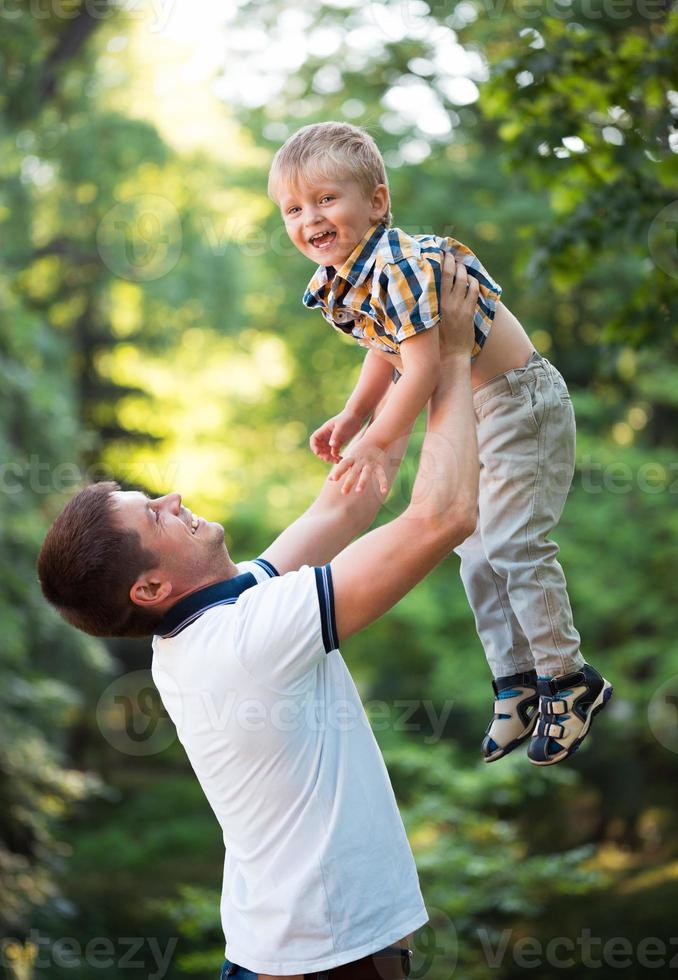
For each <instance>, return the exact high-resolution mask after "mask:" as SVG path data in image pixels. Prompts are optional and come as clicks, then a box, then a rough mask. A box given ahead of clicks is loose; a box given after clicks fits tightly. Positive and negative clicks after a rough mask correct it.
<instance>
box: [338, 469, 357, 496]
mask: <svg viewBox="0 0 678 980" xmlns="http://www.w3.org/2000/svg"><path fill="white" fill-rule="evenodd" d="M358 475H359V474H358V473H356V467H355V466H351V469H350V470H349V471H348V473H347V474H346V479H345V480H344V482H343V483H342V485H341V492H342V493H350V492H351V490H352V489H353V485H354V484H355V481H356V477H357V476H358Z"/></svg>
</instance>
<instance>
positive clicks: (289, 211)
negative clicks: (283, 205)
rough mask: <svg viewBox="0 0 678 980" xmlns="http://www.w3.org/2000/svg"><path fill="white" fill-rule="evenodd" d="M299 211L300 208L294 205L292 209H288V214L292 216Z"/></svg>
mask: <svg viewBox="0 0 678 980" xmlns="http://www.w3.org/2000/svg"><path fill="white" fill-rule="evenodd" d="M298 210H299V208H298V207H297V205H296V204H293V205H292V207H291V208H288V209H287V214H292V212H293V211H298Z"/></svg>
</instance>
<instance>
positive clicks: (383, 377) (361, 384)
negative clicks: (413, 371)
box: [337, 350, 393, 449]
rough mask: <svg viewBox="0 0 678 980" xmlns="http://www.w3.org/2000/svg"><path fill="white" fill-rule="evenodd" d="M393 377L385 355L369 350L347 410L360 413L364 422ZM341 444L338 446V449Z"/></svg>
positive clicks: (348, 401)
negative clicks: (380, 355)
mask: <svg viewBox="0 0 678 980" xmlns="http://www.w3.org/2000/svg"><path fill="white" fill-rule="evenodd" d="M392 378H393V368H392V367H391V365H390V364H388V363H387V362H386V361H385V360H384V359H383V357H379V355H378V354H375V352H374V351H373V350H368V352H367V354H366V355H365V360H364V361H363V366H362V368H361V371H360V377H359V378H358V381H357V383H356V386H355V388H354V389H353V391H352V392H351V394H350V395H349V397H348V400H347V402H346V409H345V410H346V411H350V412H353V414H355V415H360V416H361V417H362V420H363V422H364V421H365V419H366V418H367V417H368V415H372V413H373V412H374V410H375V408H376V407H377V405H378V404H379V402H380V401H381V400H382V398H383V397H384V395H385V394H386V392H387V391H388V386H389V385H390V383H391V380H392ZM338 448H339V446H337V449H338Z"/></svg>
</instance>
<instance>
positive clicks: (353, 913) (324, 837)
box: [152, 559, 428, 975]
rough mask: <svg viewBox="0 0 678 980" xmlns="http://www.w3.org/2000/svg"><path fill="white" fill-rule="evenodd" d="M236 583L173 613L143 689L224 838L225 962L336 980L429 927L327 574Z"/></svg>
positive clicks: (264, 568)
mask: <svg viewBox="0 0 678 980" xmlns="http://www.w3.org/2000/svg"><path fill="white" fill-rule="evenodd" d="M238 572H239V574H238V575H237V576H235V577H234V578H232V579H228V580H226V581H223V582H219V583H217V584H215V585H211V586H208V587H207V588H205V589H201V590H200V591H199V592H195V593H193V594H192V595H189V596H187V597H186V598H185V599H182V600H180V601H179V602H178V603H177V604H176V605H175V606H174V607H173V608H172V609H171V610H170V612H169V613H168V615H167V616H166V617H165V619H164V620H163V622H162V623H161V625H160V627H159V630H158V632H159V633H160V634H161V635H159V636H155V637H154V638H153V664H152V672H153V680H154V682H155V684H156V686H157V688H158V691H159V692H160V696H161V698H162V701H163V704H164V705H165V708H166V709H167V712H168V714H169V715H170V717H171V718H172V720H173V722H174V724H175V725H176V728H177V734H178V736H179V739H180V741H181V743H182V745H183V746H184V748H185V750H186V754H187V755H188V758H189V761H190V763H191V766H192V767H193V769H194V771H195V774H196V776H197V777H198V779H199V781H200V784H201V786H202V788H203V791H204V793H205V795H206V797H207V799H208V801H209V803H210V805H211V807H212V809H213V810H214V813H215V814H216V817H217V819H218V821H219V823H220V825H221V828H222V830H223V835H224V845H225V848H226V859H225V863H224V881H223V891H222V900H221V918H222V924H223V929H224V935H225V937H226V956H227V958H228V959H229V960H231V962H234V963H237V964H239V965H240V966H244V967H246V968H247V969H248V970H252V971H253V972H255V973H273V974H281V975H285V974H293V973H311V972H314V971H317V970H326V969H331V968H332V967H335V966H340V965H341V964H342V963H349V962H351V961H352V960H356V959H360V957H362V956H367V955H368V954H369V953H373V952H376V951H377V950H379V949H382V948H383V947H384V946H388V945H389V944H390V943H392V942H395V941H396V940H398V939H401V938H402V937H403V936H405V935H407V934H408V933H410V932H414V930H416V929H418V928H419V927H420V926H422V925H423V924H424V923H425V922H427V921H428V915H427V913H426V908H425V906H424V902H423V899H422V895H421V891H420V888H419V880H418V877H417V870H416V867H415V863H414V858H413V856H412V851H411V849H410V845H409V842H408V840H407V836H406V834H405V828H404V827H403V823H402V820H401V817H400V814H399V812H398V807H397V804H396V800H395V797H394V795H393V790H392V788H391V783H390V780H389V777H388V772H387V770H386V766H385V765H384V760H383V758H382V755H381V752H380V750H379V747H378V745H377V743H376V740H375V738H374V735H373V733H372V730H371V728H370V725H369V721H368V719H367V716H366V714H365V711H364V709H363V706H362V703H361V701H360V698H359V696H358V692H357V690H356V688H355V685H354V683H353V680H352V678H351V675H350V674H349V672H348V669H347V667H346V664H345V663H344V660H343V658H342V656H341V654H340V652H339V650H338V649H337V639H336V627H335V622H334V597H333V593H332V575H331V570H330V566H329V565H326V566H325V567H323V568H310V567H308V566H304V567H303V568H301V569H300V570H299V571H297V572H290V573H288V574H287V575H283V576H281V577H279V576H277V573H276V571H275V569H274V568H273V567H272V566H271V565H270V564H269V563H268V562H265V561H263V560H262V559H257V560H256V561H254V562H245V563H243V564H242V565H239V566H238Z"/></svg>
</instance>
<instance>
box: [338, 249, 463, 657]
mask: <svg viewBox="0 0 678 980" xmlns="http://www.w3.org/2000/svg"><path fill="white" fill-rule="evenodd" d="M443 270H444V271H443V279H442V287H441V290H442V296H441V301H442V307H443V321H444V322H443V325H442V327H441V334H440V347H441V380H440V383H439V385H438V387H437V389H436V391H435V392H434V394H433V397H432V398H431V402H430V405H429V418H428V427H427V431H426V437H425V439H424V444H423V447H422V451H421V458H420V463H419V470H418V472H417V478H416V480H415V484H414V487H413V490H412V499H411V501H410V504H409V506H408V507H407V509H406V510H405V511H404V513H403V514H401V515H400V517H397V518H396V519H395V520H393V521H390V522H389V523H388V524H385V525H384V526H383V527H379V528H376V529H375V530H374V531H370V533H369V534H365V535H363V537H361V538H359V539H358V540H357V541H355V542H354V543H353V544H351V545H349V546H348V547H347V548H346V549H345V550H344V551H342V552H341V554H339V555H338V556H337V557H336V558H335V559H334V561H332V563H331V569H332V580H333V585H334V608H335V618H336V626H337V634H338V637H339V640H340V641H342V640H345V639H346V638H347V637H349V636H350V635H351V634H352V633H355V632H357V631H358V630H360V629H362V628H363V627H365V626H367V625H368V624H369V623H371V622H372V621H373V620H375V619H377V618H378V617H379V616H381V615H382V614H383V613H385V612H386V611H387V610H388V609H390V608H391V607H392V606H394V605H395V604H396V603H397V602H398V601H399V600H400V599H401V598H402V597H403V596H404V595H406V593H407V592H409V591H410V589H412V588H413V587H414V586H415V585H416V584H417V582H419V581H421V579H423V578H424V577H425V576H426V575H427V574H428V573H429V572H430V571H431V570H432V569H433V568H435V566H436V565H437V564H438V562H440V561H441V560H442V559H443V558H444V557H445V556H446V555H448V554H449V553H450V552H451V551H452V549H453V548H455V547H456V546H457V545H458V544H460V543H461V542H462V541H463V540H464V539H465V538H467V537H468V536H469V534H471V533H472V532H473V530H474V529H475V526H476V521H477V512H478V510H477V509H478V471H479V463H478V444H477V440H476V422H475V415H474V411H473V399H472V392H471V369H470V355H471V350H472V346H473V311H474V309H475V305H476V300H477V298H478V282H477V280H476V279H475V277H473V278H471V279H470V280H469V278H468V276H467V273H466V269H465V267H464V266H463V265H457V266H456V273H457V274H456V280H455V282H454V285H453V286H452V287H451V288H450V282H451V278H452V272H454V259H453V258H452V257H451V256H446V257H445V264H444V267H443ZM467 287H468V292H466V289H467Z"/></svg>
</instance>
